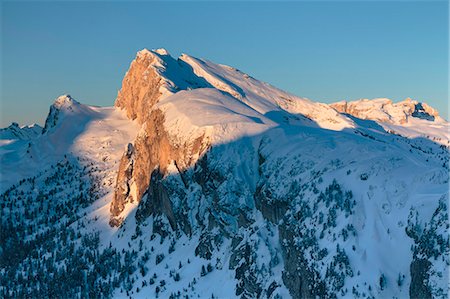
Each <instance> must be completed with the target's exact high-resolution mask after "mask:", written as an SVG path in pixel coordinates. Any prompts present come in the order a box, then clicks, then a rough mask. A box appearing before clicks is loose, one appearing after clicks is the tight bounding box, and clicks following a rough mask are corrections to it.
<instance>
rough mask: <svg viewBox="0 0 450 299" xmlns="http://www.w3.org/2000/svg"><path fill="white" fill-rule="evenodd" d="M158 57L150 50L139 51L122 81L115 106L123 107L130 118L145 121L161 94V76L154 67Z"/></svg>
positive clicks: (140, 121)
mask: <svg viewBox="0 0 450 299" xmlns="http://www.w3.org/2000/svg"><path fill="white" fill-rule="evenodd" d="M157 63H158V57H157V56H156V55H155V54H154V53H152V52H150V51H146V50H143V51H140V52H139V53H138V55H137V57H136V59H135V60H133V62H132V63H131V66H130V69H129V70H128V72H127V74H126V75H125V77H124V79H123V81H122V89H121V90H120V91H119V93H118V95H117V99H116V103H115V106H116V107H119V108H122V109H125V110H126V112H127V116H128V117H129V118H130V119H133V120H134V119H137V121H138V122H139V123H141V124H142V123H144V122H145V121H146V116H147V115H149V113H150V111H151V109H152V108H153V105H154V104H155V103H156V102H157V101H158V100H159V98H160V97H161V95H162V91H161V87H162V86H163V83H164V82H163V78H162V77H161V75H160V74H158V72H157V71H156V69H155V64H157Z"/></svg>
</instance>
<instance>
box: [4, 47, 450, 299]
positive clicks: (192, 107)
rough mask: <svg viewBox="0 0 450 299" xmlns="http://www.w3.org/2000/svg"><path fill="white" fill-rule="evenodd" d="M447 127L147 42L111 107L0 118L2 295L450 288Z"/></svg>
mask: <svg viewBox="0 0 450 299" xmlns="http://www.w3.org/2000/svg"><path fill="white" fill-rule="evenodd" d="M74 92H75V93H76V91H74ZM449 129H450V125H449V123H448V122H447V121H446V120H445V119H443V118H441V117H440V116H439V114H438V112H437V111H436V110H435V109H433V108H432V107H430V106H429V105H427V104H426V103H421V102H418V101H415V100H412V99H406V100H405V101H403V102H400V103H393V102H392V101H390V100H388V99H375V100H359V101H354V102H336V103H333V104H324V103H318V102H314V101H311V100H309V99H306V98H299V97H297V96H294V95H291V94H289V93H287V92H284V91H282V90H280V89H277V88H275V87H273V86H271V85H269V84H267V83H264V82H261V81H259V80H257V79H255V78H253V77H251V76H250V75H248V74H246V73H244V72H242V71H240V70H238V69H235V68H232V67H229V66H225V65H221V64H216V63H213V62H210V61H208V60H204V59H198V58H195V57H191V56H189V55H186V54H183V55H181V56H180V57H179V58H173V57H172V56H171V55H170V54H169V53H168V52H167V51H166V50H164V49H157V50H151V51H150V50H142V51H140V52H138V53H137V56H136V58H135V60H134V61H133V62H132V63H131V65H130V68H129V70H128V72H127V73H126V74H125V77H124V79H123V83H122V88H121V90H120V91H119V93H118V96H117V99H116V101H115V103H114V107H96V106H88V105H85V104H83V103H80V102H78V101H76V100H75V99H74V98H72V97H71V96H69V95H63V96H61V97H59V98H57V99H56V100H55V102H54V104H53V105H52V106H51V107H50V112H49V114H48V117H47V120H46V122H45V126H44V127H43V128H41V127H39V126H38V125H34V126H25V127H20V126H18V125H17V124H12V125H11V126H10V127H8V128H5V129H1V130H0V138H1V140H0V167H1V177H0V192H1V195H0V211H1V214H0V215H1V221H2V222H1V226H0V296H1V297H3V298H17V297H30V298H35V297H39V298H43V297H51V298H53V297H58V296H60V295H61V294H65V295H64V297H70V298H72V297H75V298H87V297H89V298H90V297H95V298H97V297H116V298H122V297H123V298H128V297H132V298H313V297H320V298H447V297H448V294H449V282H448V281H449V273H448V270H449V265H450V258H449V234H448V229H449V220H448V200H449V148H450V131H449Z"/></svg>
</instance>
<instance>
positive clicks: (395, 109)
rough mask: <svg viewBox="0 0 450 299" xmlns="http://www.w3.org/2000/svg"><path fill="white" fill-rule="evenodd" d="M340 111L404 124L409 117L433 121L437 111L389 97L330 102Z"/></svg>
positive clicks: (437, 114) (413, 102) (408, 100)
mask: <svg viewBox="0 0 450 299" xmlns="http://www.w3.org/2000/svg"><path fill="white" fill-rule="evenodd" d="M330 106H331V107H333V108H334V109H336V110H337V111H338V112H340V113H346V114H350V115H352V116H355V117H358V118H361V119H370V120H375V121H381V122H387V123H395V124H405V123H407V122H408V119H409V118H410V117H416V118H421V119H426V120H429V121H434V120H435V119H436V118H438V117H439V113H438V112H437V111H436V110H435V109H434V108H432V107H431V106H429V105H427V104H425V103H420V102H418V101H414V100H412V99H410V98H407V99H406V100H404V101H402V102H398V103H393V102H392V101H391V100H389V99H374V100H366V99H364V100H359V101H353V102H346V101H342V102H337V103H333V104H330Z"/></svg>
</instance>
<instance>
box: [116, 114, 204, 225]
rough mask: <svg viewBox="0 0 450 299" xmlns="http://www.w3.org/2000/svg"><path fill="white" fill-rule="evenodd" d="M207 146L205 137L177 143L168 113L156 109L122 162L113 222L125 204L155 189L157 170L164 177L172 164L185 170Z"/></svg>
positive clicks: (117, 220) (179, 169)
mask: <svg viewBox="0 0 450 299" xmlns="http://www.w3.org/2000/svg"><path fill="white" fill-rule="evenodd" d="M207 147H208V143H207V140H205V139H204V138H203V136H200V137H199V138H197V139H194V140H192V141H186V142H185V143H183V144H182V145H179V144H173V143H172V142H171V136H170V135H169V134H168V133H167V132H166V130H165V128H164V114H163V113H162V112H161V110H158V109H155V110H152V111H151V112H150V114H149V116H148V117H147V118H146V121H145V122H144V124H143V125H142V127H141V130H140V132H139V133H138V136H137V138H136V140H135V141H134V144H133V145H129V146H128V148H127V151H126V153H125V154H124V155H123V157H122V160H121V162H120V167H119V172H118V175H117V183H116V190H115V192H114V198H113V201H112V204H111V214H112V218H111V222H110V223H111V224H112V225H118V224H119V223H120V218H117V217H118V216H119V215H120V213H121V212H122V211H123V210H124V208H125V204H126V203H128V202H133V201H134V200H136V201H138V202H139V201H140V200H141V199H142V196H143V195H144V193H146V192H150V191H149V190H153V189H151V188H153V187H152V186H150V184H151V176H152V173H153V172H154V170H155V169H158V175H159V176H161V177H164V176H166V175H167V174H168V167H169V166H170V165H176V170H177V171H178V172H182V171H184V170H185V169H186V168H188V167H190V166H192V165H193V163H194V162H196V161H195V159H193V157H199V156H201V155H202V154H203V153H204V152H205V150H206V148H207ZM149 187H150V189H148V188H149ZM152 198H153V197H152ZM155 198H156V197H155Z"/></svg>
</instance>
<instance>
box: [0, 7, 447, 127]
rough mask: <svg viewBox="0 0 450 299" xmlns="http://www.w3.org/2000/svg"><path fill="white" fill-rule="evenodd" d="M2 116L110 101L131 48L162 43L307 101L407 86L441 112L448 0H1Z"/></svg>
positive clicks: (396, 94)
mask: <svg viewBox="0 0 450 299" xmlns="http://www.w3.org/2000/svg"><path fill="white" fill-rule="evenodd" d="M1 8H2V11H1V14H2V15H1V25H2V26H1V30H2V31H1V38H2V40H1V50H2V51H1V58H2V66H1V75H2V76H1V81H2V89H1V104H2V106H1V126H2V127H4V126H7V125H8V124H9V123H10V122H11V121H17V122H19V123H20V124H28V123H33V122H38V123H40V124H42V123H43V122H44V120H45V117H46V115H47V113H48V108H49V105H50V104H51V103H52V102H53V100H54V98H56V97H57V96H59V95H61V94H64V93H70V94H71V95H72V96H73V97H74V98H76V99H78V100H79V101H81V102H83V103H87V104H93V105H102V106H111V105H113V103H114V100H115V97H116V95H117V91H118V90H119V89H120V85H121V81H122V78H123V76H124V74H125V72H126V70H127V69H128V66H129V64H130V62H131V60H132V59H133V58H134V56H135V53H136V52H137V51H138V50H140V49H142V48H150V49H151V48H159V47H164V48H166V49H168V50H169V52H171V54H172V55H173V56H178V55H179V54H181V53H182V52H185V53H188V54H190V55H193V56H196V57H202V58H207V59H209V60H211V61H214V62H218V63H224V64H228V65H232V66H235V67H237V68H239V69H241V70H243V71H245V72H247V73H249V74H251V75H252V76H254V77H256V78H258V79H260V80H263V81H267V82H269V83H271V84H273V85H275V86H277V87H279V88H282V89H285V90H287V91H289V92H291V93H294V94H296V95H299V96H303V97H308V98H310V99H312V100H315V101H322V102H334V101H339V100H344V99H345V100H355V99H359V98H375V97H388V98H391V99H392V100H394V101H400V100H403V99H404V98H406V97H412V98H415V99H418V100H422V101H425V102H427V103H429V104H431V105H432V106H434V107H436V108H437V109H438V110H439V111H440V113H441V114H442V115H444V117H446V118H448V104H447V102H448V86H447V85H448V3H447V1H442V2H430V1H424V2H388V1H383V2H355V1H352V2H337V1H333V2H275V1H274V2H132V3H127V2H112V1H111V2H55V1H49V2H5V1H3V2H2V3H1Z"/></svg>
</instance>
